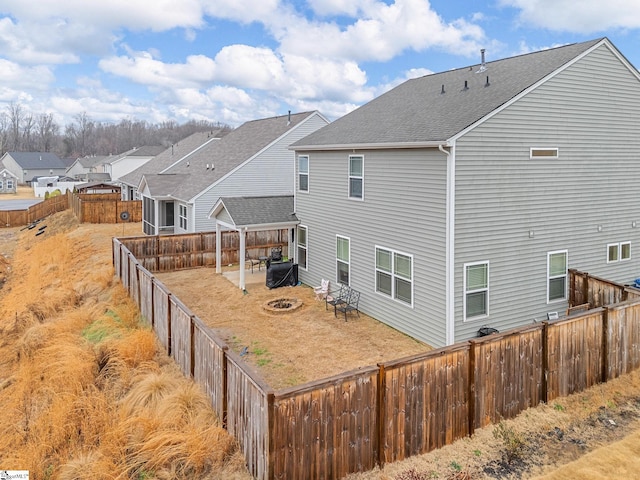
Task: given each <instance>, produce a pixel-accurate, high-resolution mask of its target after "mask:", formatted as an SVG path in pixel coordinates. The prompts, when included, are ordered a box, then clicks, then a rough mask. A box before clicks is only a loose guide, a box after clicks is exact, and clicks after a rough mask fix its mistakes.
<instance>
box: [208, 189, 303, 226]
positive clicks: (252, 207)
mask: <svg viewBox="0 0 640 480" xmlns="http://www.w3.org/2000/svg"><path fill="white" fill-rule="evenodd" d="M219 201H220V202H221V203H222V205H224V208H225V209H226V210H227V213H228V214H229V216H230V217H231V219H232V220H233V223H234V225H235V226H238V227H239V226H248V225H270V224H276V223H292V222H293V223H295V222H298V218H297V217H296V215H295V213H293V195H281V196H268V197H221V198H220V200H219Z"/></svg>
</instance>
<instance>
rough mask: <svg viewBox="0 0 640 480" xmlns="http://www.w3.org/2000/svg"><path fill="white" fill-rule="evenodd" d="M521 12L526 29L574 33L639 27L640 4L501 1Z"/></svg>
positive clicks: (597, 0)
mask: <svg viewBox="0 0 640 480" xmlns="http://www.w3.org/2000/svg"><path fill="white" fill-rule="evenodd" d="M500 5H502V6H509V7H514V8H517V9H519V10H520V23H522V24H526V25H527V26H529V27H530V26H532V25H533V26H536V27H541V28H548V29H550V30H557V31H567V32H576V33H585V34H586V33H594V32H603V31H606V30H609V29H627V28H639V27H640V2H637V1H632V0H608V1H606V2H605V1H602V0H581V1H579V2H578V1H575V0H536V1H532V0H500Z"/></svg>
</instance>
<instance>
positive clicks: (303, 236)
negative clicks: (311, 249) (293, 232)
mask: <svg viewBox="0 0 640 480" xmlns="http://www.w3.org/2000/svg"><path fill="white" fill-rule="evenodd" d="M297 260H298V266H299V267H300V268H302V269H303V270H306V269H307V227H303V226H302V225H300V226H298V259H297Z"/></svg>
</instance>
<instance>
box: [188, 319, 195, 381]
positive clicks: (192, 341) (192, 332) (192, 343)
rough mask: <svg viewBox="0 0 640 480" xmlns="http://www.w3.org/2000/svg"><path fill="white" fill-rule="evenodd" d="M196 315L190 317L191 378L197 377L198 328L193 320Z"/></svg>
mask: <svg viewBox="0 0 640 480" xmlns="http://www.w3.org/2000/svg"><path fill="white" fill-rule="evenodd" d="M194 317H195V315H191V316H190V317H189V344H190V348H189V351H190V357H191V358H190V359H189V375H191V378H194V376H195V367H196V353H195V350H196V338H195V337H196V327H195V325H194V322H193V319H194Z"/></svg>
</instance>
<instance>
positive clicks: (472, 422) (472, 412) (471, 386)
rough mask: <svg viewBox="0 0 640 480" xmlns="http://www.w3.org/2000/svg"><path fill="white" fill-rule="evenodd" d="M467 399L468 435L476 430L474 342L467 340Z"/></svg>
mask: <svg viewBox="0 0 640 480" xmlns="http://www.w3.org/2000/svg"><path fill="white" fill-rule="evenodd" d="M467 389H468V392H469V393H468V395H467V398H468V399H469V410H468V411H469V418H468V425H469V426H468V428H469V436H471V435H473V432H475V431H476V344H475V342H474V341H473V340H470V341H469V383H468V385H467Z"/></svg>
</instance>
